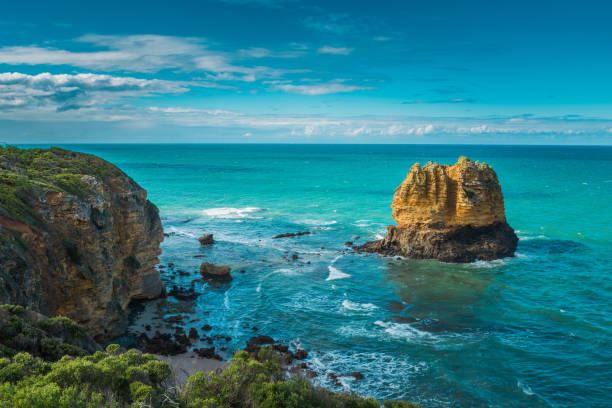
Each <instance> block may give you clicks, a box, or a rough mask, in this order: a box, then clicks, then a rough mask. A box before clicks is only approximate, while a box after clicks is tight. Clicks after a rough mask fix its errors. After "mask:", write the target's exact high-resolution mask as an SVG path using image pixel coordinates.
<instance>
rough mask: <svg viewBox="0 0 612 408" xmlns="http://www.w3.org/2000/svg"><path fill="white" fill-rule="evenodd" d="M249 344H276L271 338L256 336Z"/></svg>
mask: <svg viewBox="0 0 612 408" xmlns="http://www.w3.org/2000/svg"><path fill="white" fill-rule="evenodd" d="M247 343H251V344H274V343H276V342H275V341H274V339H273V338H272V337H270V336H256V337H251V338H250V339H249V341H248V342H247Z"/></svg>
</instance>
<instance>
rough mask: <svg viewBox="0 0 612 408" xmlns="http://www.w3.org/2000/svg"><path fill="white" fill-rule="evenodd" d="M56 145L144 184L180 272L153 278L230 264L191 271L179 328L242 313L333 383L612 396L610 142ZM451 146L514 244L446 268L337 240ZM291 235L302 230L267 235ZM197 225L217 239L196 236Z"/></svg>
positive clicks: (560, 403) (356, 238)
mask: <svg viewBox="0 0 612 408" xmlns="http://www.w3.org/2000/svg"><path fill="white" fill-rule="evenodd" d="M61 147H65V148H68V149H72V150H77V151H82V152H87V153H92V154H95V155H98V156H100V157H103V158H104V159H107V160H109V161H111V162H112V163H114V164H116V165H117V166H119V167H120V168H121V169H122V170H124V171H125V172H126V173H127V174H129V175H130V176H131V177H132V178H133V179H134V180H136V181H137V182H138V183H139V184H140V185H141V186H142V187H144V188H145V189H147V190H148V193H149V199H150V200H151V201H152V202H153V203H155V204H156V205H157V206H158V207H159V209H160V215H161V218H162V221H163V225H164V230H165V232H166V233H167V234H168V236H167V237H166V238H165V240H164V242H163V243H162V250H163V253H162V255H161V261H162V263H164V264H167V263H168V262H173V263H174V264H175V268H176V269H181V270H184V271H186V272H188V273H190V274H191V275H189V276H178V275H176V273H173V272H172V271H171V270H170V269H169V268H165V269H164V270H163V271H162V276H163V279H164V281H165V282H166V283H167V285H168V286H172V285H177V286H179V287H185V288H188V287H189V286H190V283H191V281H192V280H193V279H194V278H196V277H197V275H198V273H197V271H198V270H199V265H200V263H201V262H202V261H207V262H213V263H216V264H225V265H229V266H230V267H231V268H232V270H233V272H232V275H233V280H232V282H231V283H229V284H225V285H213V286H210V285H206V284H203V283H196V284H195V289H196V291H198V292H200V293H202V295H201V296H199V297H198V299H197V301H196V304H195V306H194V308H193V313H194V315H196V316H198V318H199V319H200V320H199V322H197V323H196V322H193V323H187V324H186V326H185V328H186V330H187V331H188V329H189V328H190V327H196V328H198V329H199V328H200V327H201V326H202V324H203V322H206V323H208V324H210V325H211V326H212V327H213V330H212V331H211V332H210V334H212V335H214V334H223V335H229V336H231V338H232V340H231V341H230V342H229V343H228V345H227V347H228V351H227V353H226V354H225V355H226V356H227V357H229V356H230V355H231V351H233V350H238V349H241V348H243V347H244V346H245V342H246V340H248V339H249V338H250V337H252V336H253V335H254V333H255V332H254V331H253V330H252V327H253V326H256V327H257V328H258V330H257V332H256V334H261V335H269V336H272V337H273V338H275V339H279V340H282V341H283V342H285V343H286V344H292V345H294V346H296V347H299V348H302V349H305V350H307V351H309V355H308V358H307V360H306V361H307V362H308V363H309V364H310V365H311V367H312V369H313V370H314V371H315V372H316V373H317V374H318V376H317V377H316V378H315V382H316V383H317V384H320V385H322V386H325V387H328V388H330V389H333V390H336V391H342V390H344V391H349V392H356V393H358V394H361V395H367V396H373V397H375V398H377V399H380V400H382V399H407V400H411V401H413V402H416V403H420V404H422V405H423V406H425V407H609V406H611V405H612V390H611V389H610V384H612V277H611V272H612V205H611V203H612V148H611V147H534V146H472V145H453V146H448V145H445V146H441V145H273V144H266V145H263V144H260V145H247V144H243V145H235V144H226V145H223V144H200V145H178V144H177V145H104V144H100V145H91V144H90V145H64V146H61ZM460 155H465V156H468V157H469V158H471V159H473V160H479V161H485V162H487V163H489V164H490V165H492V166H493V168H494V169H495V171H496V172H497V174H498V177H499V180H500V183H501V186H502V191H503V193H504V197H505V207H506V217H507V220H508V223H509V224H510V225H511V226H512V227H513V228H514V229H515V230H516V233H517V235H518V236H519V238H520V241H519V244H518V249H517V253H516V256H515V257H513V258H508V259H503V260H498V261H492V262H484V261H477V262H474V263H471V264H463V265H461V264H445V263H440V262H437V261H415V260H397V259H394V258H384V257H380V256H377V255H364V254H357V253H355V252H353V251H352V250H350V249H348V247H347V246H346V245H345V243H346V242H347V241H352V242H354V243H355V244H360V243H364V242H366V241H369V240H374V239H377V238H381V237H382V236H383V235H384V234H385V231H386V226H387V225H390V224H393V219H392V217H391V210H390V208H389V205H390V203H391V199H392V197H393V192H394V189H395V187H397V186H398V185H399V184H400V183H401V181H402V180H403V179H404V178H405V176H406V174H407V172H408V171H409V169H410V167H411V166H412V164H414V163H415V162H417V161H418V162H420V163H421V164H424V163H426V162H427V161H429V160H432V161H437V162H439V163H443V164H453V163H455V162H456V161H457V158H458V157H459V156H460ZM299 231H311V232H312V234H310V235H305V236H301V237H296V238H285V239H273V238H272V237H274V236H275V235H278V234H282V233H291V232H299ZM203 233H212V234H214V237H215V240H216V243H215V245H214V246H212V247H210V248H200V245H199V243H198V241H197V238H198V237H199V236H201V235H202V234H203ZM294 254H295V255H297V259H296V260H294V259H293V255H294ZM194 256H199V257H194ZM201 256H203V258H202V257H201ZM203 346H207V345H203ZM332 372H333V373H336V374H339V375H343V376H342V377H340V381H341V384H342V385H341V386H337V385H335V384H334V383H333V382H332V380H331V379H330V378H329V377H328V376H327V374H328V373H332ZM351 372H360V373H361V374H362V375H363V379H362V380H355V379H353V378H352V377H350V376H349V374H350V373H351Z"/></svg>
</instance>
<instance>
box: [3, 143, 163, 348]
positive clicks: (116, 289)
mask: <svg viewBox="0 0 612 408" xmlns="http://www.w3.org/2000/svg"><path fill="white" fill-rule="evenodd" d="M162 239H163V232H162V227H161V221H160V218H159V215H158V210H157V208H156V207H155V206H154V205H153V204H152V203H151V202H149V201H148V200H147V192H146V191H145V190H144V189H142V188H141V187H140V186H139V185H138V184H136V182H134V181H133V180H132V179H131V178H130V177H128V176H127V175H125V174H124V173H123V172H122V171H121V170H119V169H118V168H117V167H115V166H113V165H112V164H110V163H108V162H106V161H104V160H102V159H100V158H97V157H95V156H92V155H87V154H82V153H75V152H70V151H67V150H63V149H58V148H52V149H31V150H20V149H17V148H13V147H9V148H4V149H0V303H14V304H19V305H24V306H29V307H30V308H31V309H32V310H36V311H39V312H41V313H43V314H45V315H48V316H55V315H63V316H67V317H70V318H72V319H74V320H75V321H76V322H77V323H79V324H81V325H82V326H83V327H84V329H85V330H86V331H87V332H88V333H89V334H91V335H92V336H93V337H94V338H95V339H96V340H97V341H105V340H108V339H110V338H113V337H115V336H117V335H120V334H122V333H123V332H125V330H126V328H127V315H128V304H129V302H130V301H132V300H135V299H150V298H155V297H158V296H160V294H162V292H163V291H164V287H163V285H162V283H161V280H160V276H159V272H158V271H156V269H155V268H154V266H155V265H156V264H157V262H158V255H159V254H160V248H159V244H160V242H161V241H162Z"/></svg>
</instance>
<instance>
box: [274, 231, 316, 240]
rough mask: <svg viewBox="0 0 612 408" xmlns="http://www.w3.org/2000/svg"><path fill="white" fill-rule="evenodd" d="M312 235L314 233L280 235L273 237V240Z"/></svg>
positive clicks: (303, 232)
mask: <svg viewBox="0 0 612 408" xmlns="http://www.w3.org/2000/svg"><path fill="white" fill-rule="evenodd" d="M310 234H312V232H310V231H302V232H287V233H285V234H278V235H276V236H274V237H272V239H279V238H294V237H301V236H302V235H310Z"/></svg>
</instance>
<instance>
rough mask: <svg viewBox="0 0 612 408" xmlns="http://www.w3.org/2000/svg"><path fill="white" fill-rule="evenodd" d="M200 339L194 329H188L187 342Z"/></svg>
mask: <svg viewBox="0 0 612 408" xmlns="http://www.w3.org/2000/svg"><path fill="white" fill-rule="evenodd" d="M199 338H200V335H199V334H198V331H197V330H196V329H195V328H193V327H192V328H191V329H189V340H190V341H195V340H198V339H199Z"/></svg>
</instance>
